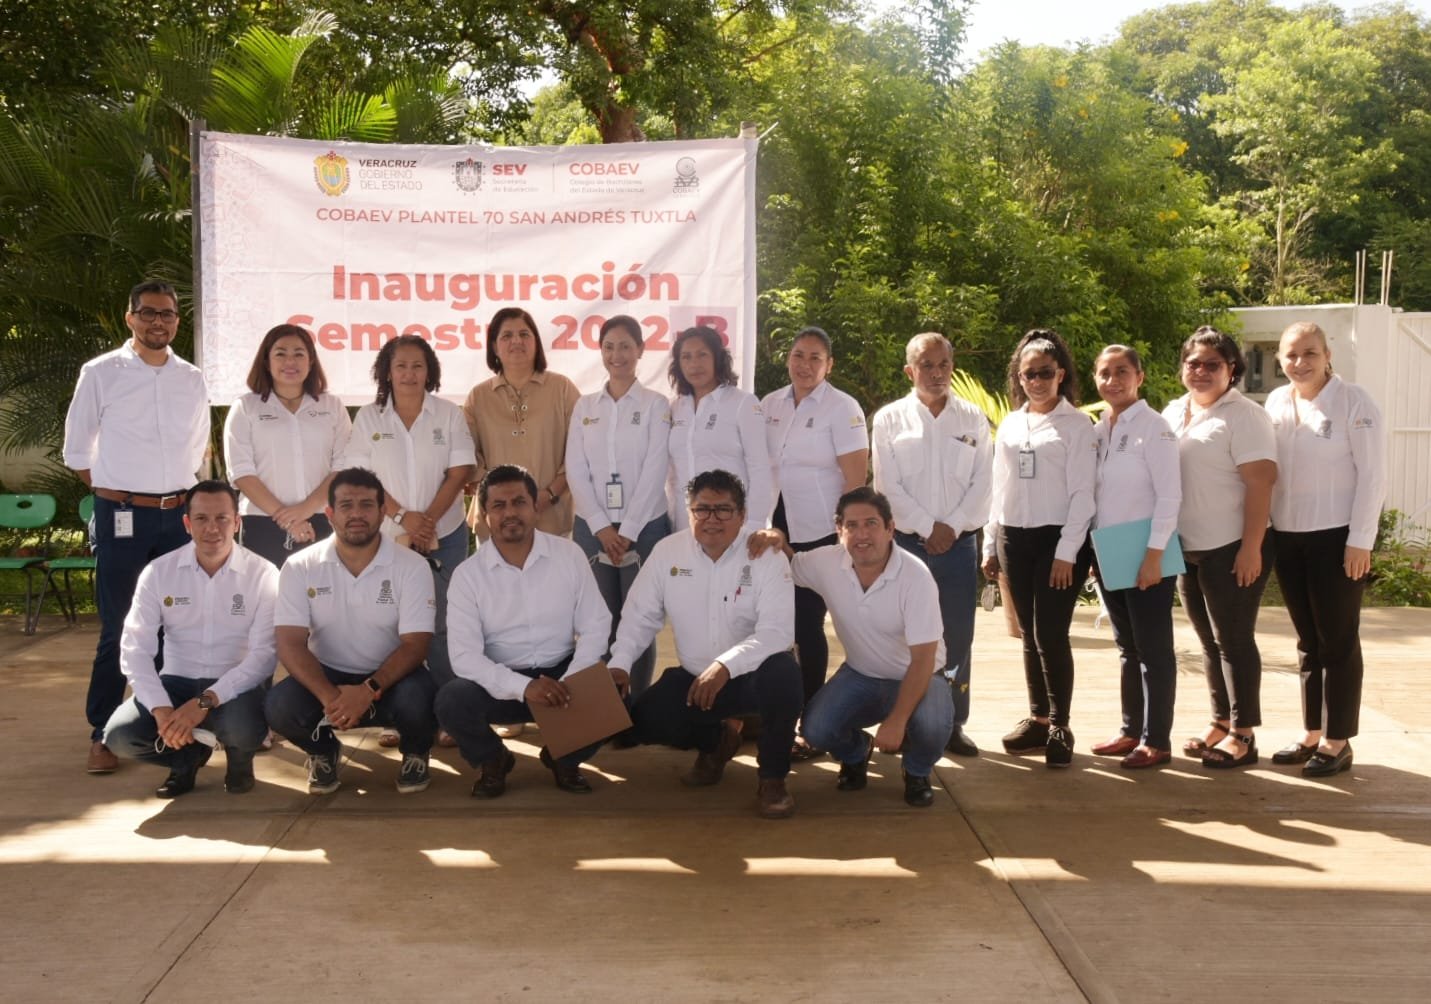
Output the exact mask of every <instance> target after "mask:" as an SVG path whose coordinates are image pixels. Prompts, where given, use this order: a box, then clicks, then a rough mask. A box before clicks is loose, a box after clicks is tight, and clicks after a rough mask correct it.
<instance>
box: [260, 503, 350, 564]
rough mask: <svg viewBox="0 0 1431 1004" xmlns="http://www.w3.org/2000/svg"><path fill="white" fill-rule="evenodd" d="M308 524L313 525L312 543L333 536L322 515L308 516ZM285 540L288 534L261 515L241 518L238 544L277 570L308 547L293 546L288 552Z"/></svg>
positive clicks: (328, 524)
mask: <svg viewBox="0 0 1431 1004" xmlns="http://www.w3.org/2000/svg"><path fill="white" fill-rule="evenodd" d="M308 522H310V523H312V524H313V543H315V544H316V543H318V541H320V540H323V539H324V538H326V537H331V536H332V535H333V527H332V525H331V524H330V523H329V522H328V517H327V516H324V515H323V514H322V513H319V514H318V515H317V516H310V517H309V518H308ZM287 539H288V533H287V532H286V531H285V530H283V529H281V528H280V527H279V525H278V524H277V523H275V522H274V521H273V520H272V519H270V518H269V517H267V516H265V515H263V513H254V514H253V515H252V516H245V517H244V518H243V533H242V535H241V536H240V537H239V543H241V544H242V545H243V546H244V547H246V548H248V549H249V550H250V551H252V552H253V553H254V554H257V555H261V556H262V557H265V558H267V559H268V560H269V561H271V562H273V564H275V565H277V566H278V567H279V568H282V567H283V563H284V562H285V561H287V560H288V559H289V558H290V557H292V556H293V555H295V554H297V553H298V552H299V551H301V550H303V549H304V548H305V547H308V546H309V545H307V544H294V545H293V548H292V549H291V550H290V549H288V548H285V547H284V546H283V543H284V541H286V540H287Z"/></svg>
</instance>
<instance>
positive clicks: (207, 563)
mask: <svg viewBox="0 0 1431 1004" xmlns="http://www.w3.org/2000/svg"><path fill="white" fill-rule="evenodd" d="M184 529H186V530H187V531H189V536H190V537H191V538H192V539H191V540H190V542H189V543H188V544H186V545H185V546H183V547H181V548H179V549H178V550H176V551H170V552H169V553H168V554H165V555H162V556H161V557H158V558H155V559H154V560H153V561H152V562H150V563H149V564H148V565H146V566H145V568H144V571H143V572H141V573H140V575H139V584H138V586H137V587H136V589H135V592H134V603H133V605H132V606H131V607H130V608H129V615H128V616H127V617H126V618H125V619H124V631H123V634H122V635H121V638H120V643H119V668H120V671H121V672H122V673H123V674H124V676H125V678H126V679H127V680H128V681H129V684H130V686H132V687H133V688H134V696H133V697H131V698H129V700H127V701H125V702H124V703H123V704H121V705H120V706H119V707H118V709H116V710H115V712H114V714H113V715H112V716H110V719H109V723H108V724H107V725H106V726H105V729H104V742H105V745H107V746H108V747H109V748H110V749H111V750H113V751H114V752H115V753H116V754H118V755H119V756H128V757H133V758H135V759H136V760H147V761H149V762H151V763H159V764H163V765H164V766H166V767H168V768H169V776H168V777H167V778H165V780H164V783H163V784H162V785H160V786H159V788H158V789H157V790H156V791H155V792H154V794H155V795H157V796H158V797H160V798H177V797H178V796H179V795H183V794H184V793H186V792H188V791H192V790H193V787H194V779H195V777H196V776H197V775H198V773H199V768H200V767H202V766H203V765H204V764H205V763H207V762H208V760H209V756H210V754H212V752H213V747H214V744H215V742H216V741H217V742H221V743H223V744H224V753H225V756H226V757H227V758H228V769H227V771H226V773H225V774H224V788H225V789H226V790H227V791H229V792H230V793H232V794H235V795H238V794H242V793H243V792H246V791H249V790H250V789H251V788H253V755H254V753H255V752H257V750H258V747H259V743H261V742H263V739H264V736H266V735H267V734H268V726H267V725H266V724H265V723H264V719H263V687H262V685H263V684H264V683H265V682H266V681H267V680H268V679H269V678H270V677H272V676H273V668H274V666H275V665H276V664H277V656H276V655H275V653H274V644H273V605H274V598H275V597H276V596H277V594H278V569H276V568H274V567H273V565H271V564H270V563H269V562H268V561H266V560H264V559H263V558H260V557H259V556H258V555H256V554H254V553H253V552H251V551H248V550H245V549H244V548H242V547H239V546H238V545H237V544H235V543H234V533H235V532H236V531H237V530H238V492H236V491H234V490H233V489H232V488H230V487H229V486H228V485H226V484H224V483H223V482H222V481H201V482H200V483H199V484H197V485H195V486H194V487H193V488H190V489H189V497H188V502H187V505H186V510H185V513H184ZM161 633H162V634H163V637H164V659H163V666H164V668H163V671H162V672H161V671H160V670H159V669H157V668H156V665H155V662H156V659H157V658H158V655H159V636H160V634H161Z"/></svg>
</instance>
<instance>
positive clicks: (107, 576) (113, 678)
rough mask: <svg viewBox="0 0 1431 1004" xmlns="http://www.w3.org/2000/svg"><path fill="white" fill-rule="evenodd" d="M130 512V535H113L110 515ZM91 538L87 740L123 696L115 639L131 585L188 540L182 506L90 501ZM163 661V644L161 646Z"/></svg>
mask: <svg viewBox="0 0 1431 1004" xmlns="http://www.w3.org/2000/svg"><path fill="white" fill-rule="evenodd" d="M121 510H123V511H125V512H131V513H133V514H134V536H132V537H116V536H115V535H114V514H115V513H116V512H119V511H121ZM90 537H91V538H92V539H93V540H94V557H95V572H94V590H95V598H96V600H97V601H98V605H99V644H98V645H96V646H95V651H94V668H93V669H92V670H91V671H90V677H89V694H88V695H87V696H86V698H85V717H87V718H88V719H89V724H90V730H91V731H90V738H91V739H99V738H100V737H101V736H102V735H103V734H104V727H105V726H106V725H107V724H108V723H109V717H110V716H111V715H113V714H114V710H115V709H116V708H118V707H119V705H120V702H121V701H123V700H124V687H125V682H124V674H123V673H121V672H120V671H119V638H120V635H122V634H123V633H124V618H125V617H127V616H129V605H130V604H131V603H133V602H134V587H135V586H137V585H138V584H139V573H140V572H142V571H144V566H145V565H147V564H149V562H151V561H153V560H154V559H155V558H157V557H159V556H160V555H161V554H168V553H169V552H170V551H172V550H174V549H175V548H179V547H183V546H184V545H185V544H187V543H188V542H189V534H188V531H186V530H185V529H184V509H183V507H182V506H180V507H177V508H174V509H153V508H148V507H143V506H133V507H128V508H127V507H125V506H122V505H120V504H119V503H118V502H111V501H110V500H109V499H102V498H100V497H99V496H98V495H96V496H95V499H94V516H93V518H92V520H91V522H90ZM159 651H160V659H158V660H156V662H157V663H158V664H159V665H161V666H162V665H163V651H164V649H163V647H162V645H161V647H160V649H159Z"/></svg>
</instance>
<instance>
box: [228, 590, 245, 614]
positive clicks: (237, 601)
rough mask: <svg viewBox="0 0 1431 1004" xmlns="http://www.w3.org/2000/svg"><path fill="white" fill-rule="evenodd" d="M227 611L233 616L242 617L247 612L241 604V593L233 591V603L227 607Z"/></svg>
mask: <svg viewBox="0 0 1431 1004" xmlns="http://www.w3.org/2000/svg"><path fill="white" fill-rule="evenodd" d="M229 613H230V614H232V615H233V616H235V617H242V616H243V615H244V614H246V613H248V611H247V610H246V609H244V605H243V593H234V605H233V606H232V607H230V608H229Z"/></svg>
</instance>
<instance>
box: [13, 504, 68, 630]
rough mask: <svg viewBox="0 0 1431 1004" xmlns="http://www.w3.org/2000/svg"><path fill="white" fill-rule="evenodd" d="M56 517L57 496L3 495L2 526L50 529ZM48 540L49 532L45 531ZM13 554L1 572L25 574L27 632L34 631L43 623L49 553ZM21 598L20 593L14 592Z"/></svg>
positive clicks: (16, 528) (15, 548)
mask: <svg viewBox="0 0 1431 1004" xmlns="http://www.w3.org/2000/svg"><path fill="white" fill-rule="evenodd" d="M54 518H55V497H54V496H53V495H40V494H35V495H0V529H6V530H48V528H49V525H50V523H51V522H52V521H53V520H54ZM45 539H46V541H47V542H48V540H49V534H48V532H47V533H46V534H45ZM18 550H19V545H18V544H17V545H16V546H15V547H13V548H11V553H10V554H8V555H6V556H4V557H0V571H5V572H24V573H25V633H26V634H34V633H35V628H36V626H38V624H39V623H40V604H41V603H43V602H44V600H45V575H44V572H45V569H44V565H45V556H44V555H43V554H36V555H28V554H16V553H14V552H16V551H18ZM37 575H38V576H39V584H40V592H39V595H38V596H36V594H35V576H37ZM10 595H13V596H16V597H18V596H19V595H20V594H19V593H13V594H10Z"/></svg>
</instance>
